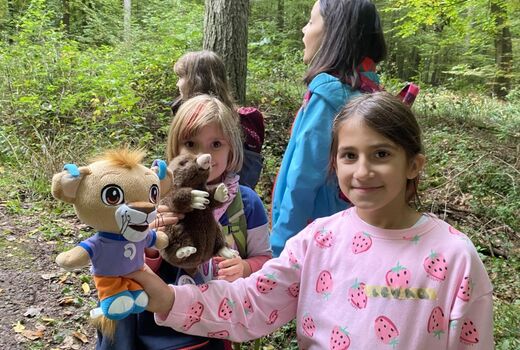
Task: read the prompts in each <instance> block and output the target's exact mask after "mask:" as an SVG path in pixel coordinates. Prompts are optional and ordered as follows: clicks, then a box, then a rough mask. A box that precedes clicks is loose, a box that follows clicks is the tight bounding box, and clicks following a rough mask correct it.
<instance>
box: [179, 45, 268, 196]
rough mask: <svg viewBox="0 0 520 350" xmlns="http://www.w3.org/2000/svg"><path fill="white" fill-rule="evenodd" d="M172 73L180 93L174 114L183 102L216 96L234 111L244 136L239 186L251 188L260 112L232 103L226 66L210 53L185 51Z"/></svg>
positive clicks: (258, 164)
mask: <svg viewBox="0 0 520 350" xmlns="http://www.w3.org/2000/svg"><path fill="white" fill-rule="evenodd" d="M173 70H174V72H175V74H177V76H178V77H179V80H178V81H177V87H178V89H179V94H180V95H179V97H178V98H177V99H175V101H174V102H173V103H172V105H171V108H172V112H173V114H174V115H175V114H176V113H177V111H178V109H179V107H180V106H181V104H182V103H183V102H184V101H186V100H188V99H189V98H191V97H194V96H196V95H199V94H207V95H212V96H215V97H217V98H218V99H219V100H220V101H221V102H223V103H224V104H225V105H226V106H228V107H229V108H231V109H235V110H237V112H238V114H239V116H240V123H241V126H242V131H243V136H244V144H243V152H244V161H243V164H242V168H241V169H239V171H238V175H239V176H240V184H241V185H246V186H248V187H250V188H253V189H254V188H255V186H256V184H257V182H258V179H259V177H260V172H261V171H262V167H263V158H262V156H261V153H260V152H261V150H262V144H263V142H264V122H263V116H262V113H260V111H259V110H258V109H256V108H254V107H240V108H238V107H237V106H236V105H235V104H234V99H233V97H232V94H231V92H230V88H229V84H228V78H227V75H226V67H225V65H224V62H223V61H222V59H221V58H220V57H219V56H218V55H217V54H216V53H215V52H213V51H208V50H203V51H195V52H188V53H186V54H184V55H183V56H181V57H180V58H179V59H178V60H177V62H176V63H175V65H174V66H173Z"/></svg>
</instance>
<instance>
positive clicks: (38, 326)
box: [34, 322, 47, 332]
mask: <svg viewBox="0 0 520 350" xmlns="http://www.w3.org/2000/svg"><path fill="white" fill-rule="evenodd" d="M34 328H36V330H37V331H42V332H43V331H45V330H46V329H47V327H45V326H44V325H43V324H41V323H39V322H38V323H36V324H35V325H34Z"/></svg>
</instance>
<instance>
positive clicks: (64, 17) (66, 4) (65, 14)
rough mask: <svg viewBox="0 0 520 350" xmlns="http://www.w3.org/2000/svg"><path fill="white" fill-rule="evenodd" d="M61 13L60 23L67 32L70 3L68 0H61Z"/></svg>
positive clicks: (68, 28) (68, 29) (68, 31)
mask: <svg viewBox="0 0 520 350" xmlns="http://www.w3.org/2000/svg"><path fill="white" fill-rule="evenodd" d="M62 4H63V14H62V16H61V23H63V27H64V28H65V31H66V32H67V33H70V3H69V0H63V1H62Z"/></svg>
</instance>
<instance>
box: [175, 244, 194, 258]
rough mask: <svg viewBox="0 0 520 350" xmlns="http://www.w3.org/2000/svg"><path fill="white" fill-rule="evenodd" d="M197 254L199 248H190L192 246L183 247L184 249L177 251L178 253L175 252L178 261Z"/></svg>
mask: <svg viewBox="0 0 520 350" xmlns="http://www.w3.org/2000/svg"><path fill="white" fill-rule="evenodd" d="M196 252H197V248H195V247H190V246H188V247H182V248H179V249H177V252H175V256H176V257H177V258H178V259H184V258H187V257H188V256H190V255H192V254H195V253H196Z"/></svg>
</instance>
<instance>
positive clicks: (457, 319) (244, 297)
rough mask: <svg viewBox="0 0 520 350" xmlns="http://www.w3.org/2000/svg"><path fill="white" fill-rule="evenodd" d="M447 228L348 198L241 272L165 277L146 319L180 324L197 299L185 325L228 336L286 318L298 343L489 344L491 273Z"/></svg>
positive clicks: (246, 335) (477, 347) (435, 349)
mask: <svg viewBox="0 0 520 350" xmlns="http://www.w3.org/2000/svg"><path fill="white" fill-rule="evenodd" d="M449 228H450V226H449V225H448V224H447V223H446V222H444V221H442V220H439V219H437V218H436V217H434V216H433V215H429V216H427V217H426V219H425V220H423V221H422V222H421V223H420V224H419V225H417V226H415V227H412V228H409V229H403V230H385V229H380V228H377V227H374V226H371V225H369V224H367V223H365V222H363V221H362V220H361V219H360V218H359V216H358V215H357V213H356V209H355V208H351V209H348V210H347V212H342V213H338V214H336V215H333V216H331V217H328V218H321V219H317V220H316V221H315V222H314V223H312V224H310V225H309V226H308V227H307V228H306V229H305V230H303V231H302V232H300V233H299V234H298V235H297V236H295V237H293V238H292V239H290V240H289V241H288V242H287V245H286V248H285V250H284V251H283V252H282V254H281V255H280V257H279V258H277V259H272V260H269V261H268V262H266V264H265V265H264V267H263V268H262V269H261V270H260V271H258V272H256V273H254V274H252V275H251V276H250V277H248V278H244V279H238V280H236V281H234V282H233V283H229V282H226V281H210V282H208V288H204V291H202V290H200V289H199V288H197V287H196V286H180V287H172V288H175V297H176V301H175V304H174V306H173V308H172V309H171V310H170V312H169V313H168V314H166V315H156V322H157V323H158V324H160V325H165V326H170V327H173V328H175V329H176V330H180V331H183V329H182V327H183V324H184V321H185V320H188V321H189V318H187V317H188V312H189V310H190V307H191V306H192V305H193V304H195V303H196V302H200V303H201V304H203V305H204V311H203V316H202V317H200V321H198V322H195V323H193V324H192V325H191V326H190V327H189V329H188V330H187V332H188V333H190V334H195V335H201V336H207V335H208V333H210V334H212V335H216V336H219V337H225V338H226V339H229V340H232V341H237V342H242V341H247V340H250V339H256V338H258V337H262V336H264V335H266V334H269V333H271V332H273V331H275V330H277V329H279V328H280V327H281V326H282V325H284V324H286V323H287V322H289V321H291V320H293V319H295V320H296V333H297V334H296V337H295V338H296V339H297V341H298V345H299V348H300V349H306V350H323V349H375V350H384V349H389V350H391V349H400V350H409V349H421V350H448V349H449V350H451V349H461V350H464V349H467V350H489V349H492V348H493V346H494V345H493V318H492V309H493V306H492V287H491V283H490V281H489V278H488V276H487V274H486V271H485V269H484V266H483V264H482V262H481V261H480V259H479V256H478V253H477V251H476V249H475V248H474V247H473V245H471V243H469V240H466V239H461V237H465V236H464V234H462V233H461V235H462V236H459V235H455V234H453V233H452V232H451V231H450V229H449ZM359 233H369V238H370V239H368V237H367V236H366V235H363V237H364V238H365V241H363V238H360V237H361V236H360V235H359ZM405 237H420V239H418V240H416V242H414V243H411V242H410V240H409V239H405ZM354 241H356V242H357V241H359V242H360V244H359V245H357V246H356V247H357V249H353V242H354ZM361 242H363V243H361ZM365 248H367V250H365ZM295 265H298V268H295ZM466 277H467V278H466ZM230 301H232V302H230ZM194 317H195V316H194ZM192 319H194V318H193V317H192Z"/></svg>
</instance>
